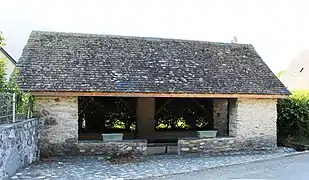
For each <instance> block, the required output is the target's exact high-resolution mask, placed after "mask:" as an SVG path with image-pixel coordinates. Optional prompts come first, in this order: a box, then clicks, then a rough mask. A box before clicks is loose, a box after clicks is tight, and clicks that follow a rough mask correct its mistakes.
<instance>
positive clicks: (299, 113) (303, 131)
mask: <svg viewBox="0 0 309 180" xmlns="http://www.w3.org/2000/svg"><path fill="white" fill-rule="evenodd" d="M277 111H278V121H277V128H278V136H279V137H289V136H290V137H296V136H298V137H299V136H303V137H309V91H292V95H291V96H290V97H289V98H288V99H279V100H278V104H277Z"/></svg>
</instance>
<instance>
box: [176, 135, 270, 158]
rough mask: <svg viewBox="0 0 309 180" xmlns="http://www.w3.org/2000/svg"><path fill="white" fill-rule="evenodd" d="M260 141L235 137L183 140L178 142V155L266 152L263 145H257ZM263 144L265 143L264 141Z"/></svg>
mask: <svg viewBox="0 0 309 180" xmlns="http://www.w3.org/2000/svg"><path fill="white" fill-rule="evenodd" d="M256 141H261V140H260V139H247V140H246V141H243V140H241V139H239V138H235V137H218V138H202V139H198V138H182V139H180V140H178V154H180V155H182V154H189V153H198V154H208V155H211V154H216V153H219V152H230V151H256V150H265V149H268V148H267V147H266V148H265V145H264V144H263V143H255V142H256ZM262 142H263V141H262Z"/></svg>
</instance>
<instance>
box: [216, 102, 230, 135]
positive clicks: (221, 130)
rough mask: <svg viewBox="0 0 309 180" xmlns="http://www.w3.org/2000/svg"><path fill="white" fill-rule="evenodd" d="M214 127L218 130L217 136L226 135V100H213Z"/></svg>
mask: <svg viewBox="0 0 309 180" xmlns="http://www.w3.org/2000/svg"><path fill="white" fill-rule="evenodd" d="M213 120H214V129H216V130H218V134H217V136H227V135H228V132H227V131H228V100H227V99H214V100H213Z"/></svg>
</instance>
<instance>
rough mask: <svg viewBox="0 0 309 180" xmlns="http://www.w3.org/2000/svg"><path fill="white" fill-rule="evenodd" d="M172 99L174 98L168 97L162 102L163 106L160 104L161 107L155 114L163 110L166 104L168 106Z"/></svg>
mask: <svg viewBox="0 0 309 180" xmlns="http://www.w3.org/2000/svg"><path fill="white" fill-rule="evenodd" d="M172 100H173V99H168V100H166V101H165V102H164V103H163V104H162V106H160V107H159V108H158V109H157V111H156V113H155V115H158V114H159V113H160V112H161V111H162V110H163V108H164V107H165V106H167V105H168V104H169V103H170V102H171V101H172Z"/></svg>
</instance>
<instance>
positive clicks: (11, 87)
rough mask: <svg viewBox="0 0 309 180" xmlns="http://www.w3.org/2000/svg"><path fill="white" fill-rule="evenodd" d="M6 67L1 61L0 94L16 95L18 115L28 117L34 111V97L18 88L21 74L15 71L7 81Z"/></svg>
mask: <svg viewBox="0 0 309 180" xmlns="http://www.w3.org/2000/svg"><path fill="white" fill-rule="evenodd" d="M6 75H7V74H6V67H5V63H4V61H3V60H0V92H9V93H15V97H16V113H17V114H18V115H23V116H25V115H27V114H28V112H32V111H33V104H34V97H33V96H31V95H30V94H28V93H26V92H23V91H22V90H20V88H19V86H18V81H19V73H18V70H17V69H15V70H14V72H13V74H12V76H11V78H10V80H9V81H8V82H7V80H6Z"/></svg>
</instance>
